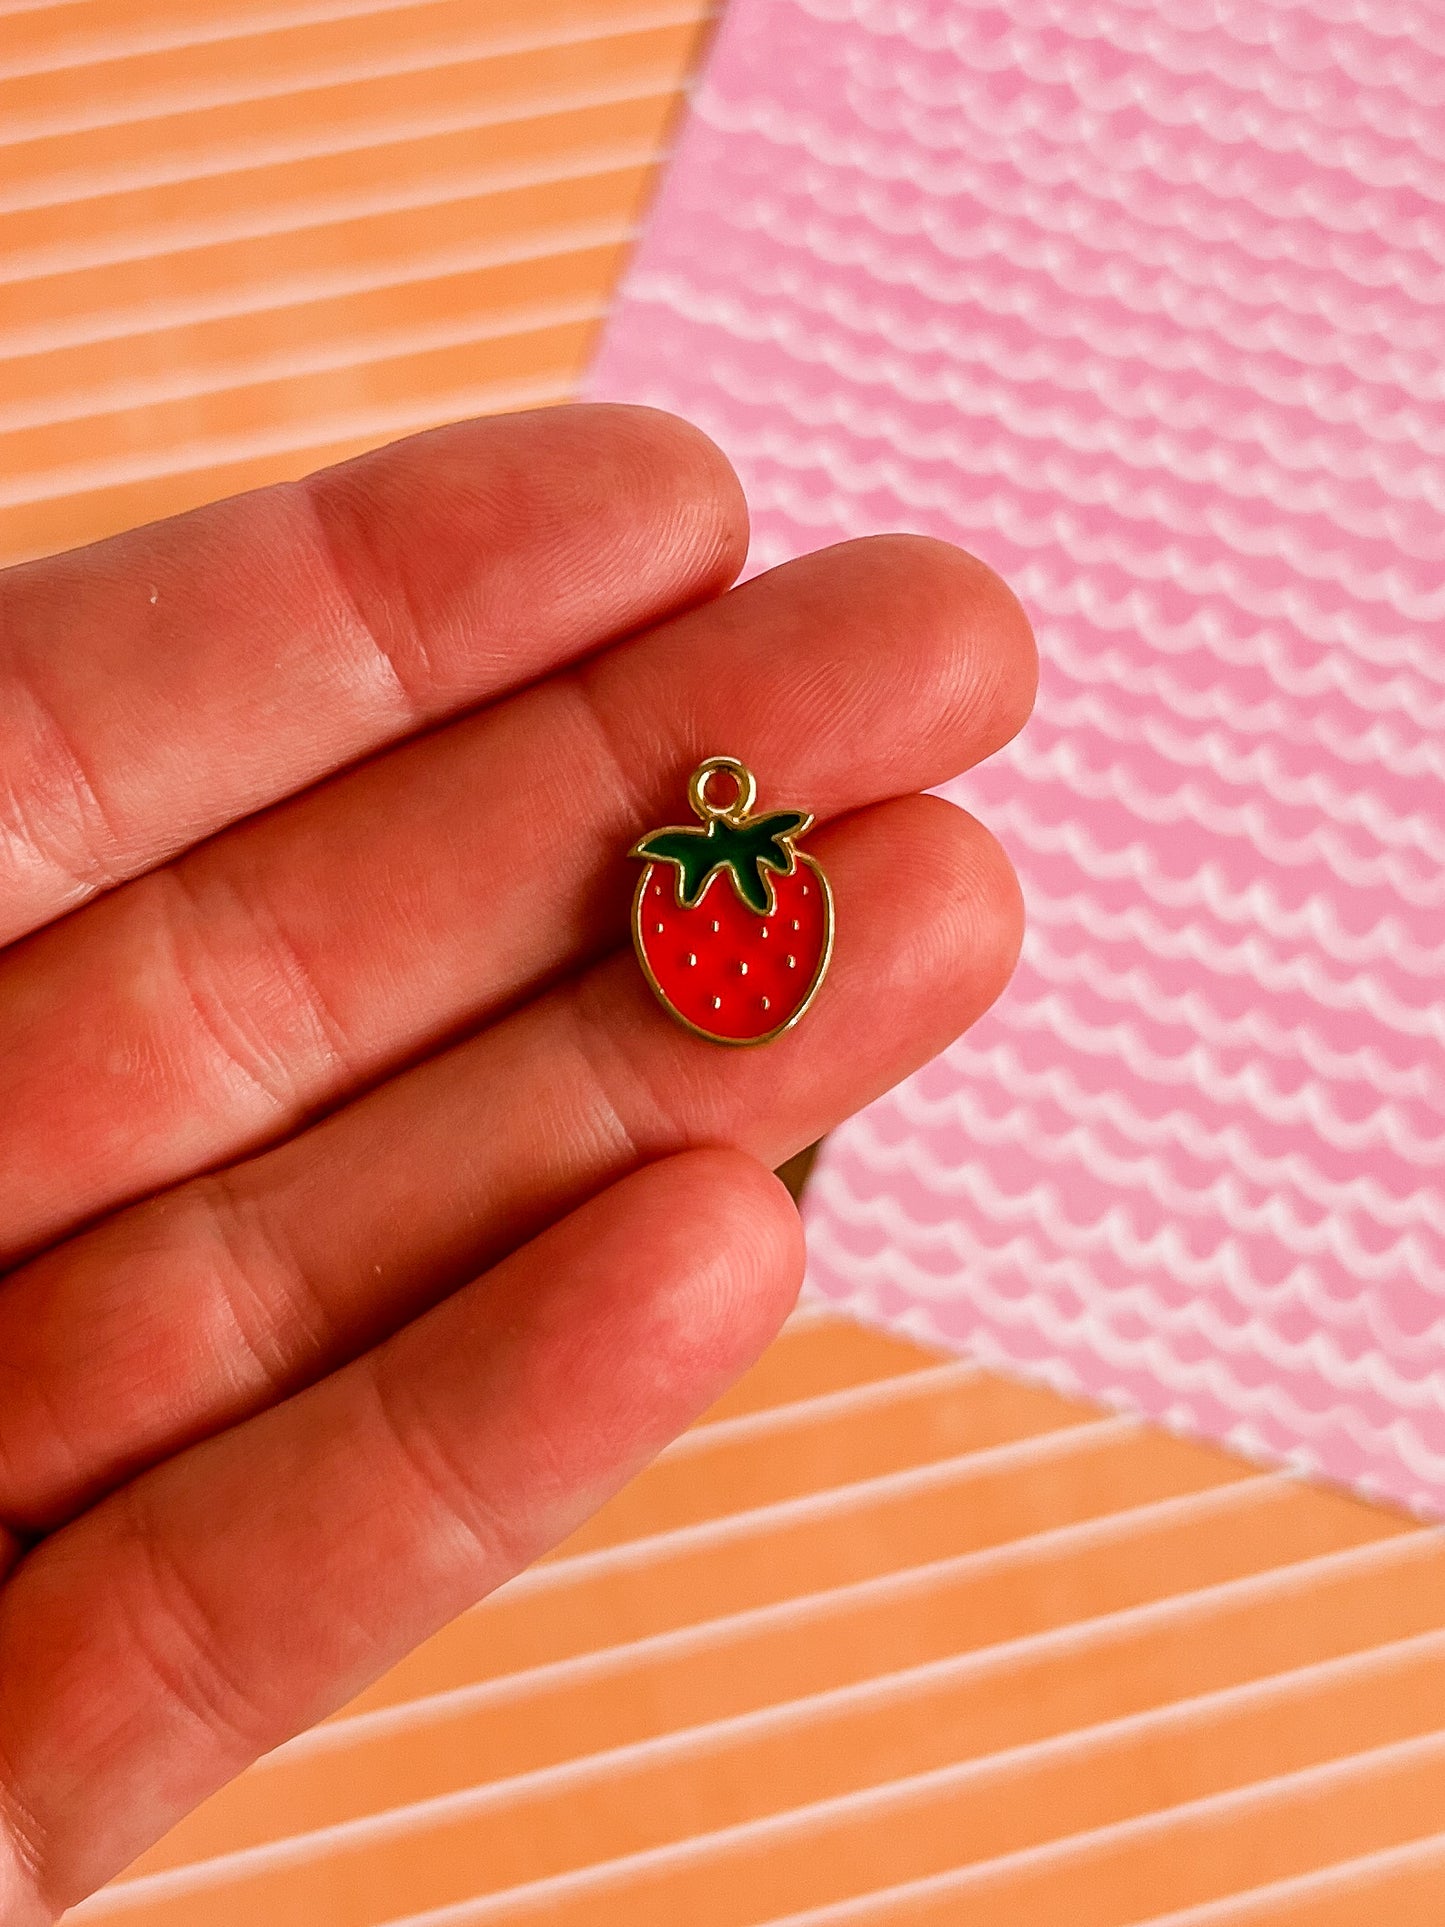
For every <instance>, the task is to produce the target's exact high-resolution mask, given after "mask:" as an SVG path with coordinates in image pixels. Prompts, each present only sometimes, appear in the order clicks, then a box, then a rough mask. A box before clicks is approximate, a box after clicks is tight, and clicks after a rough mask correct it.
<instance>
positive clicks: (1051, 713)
mask: <svg viewBox="0 0 1445 1927" xmlns="http://www.w3.org/2000/svg"><path fill="white" fill-rule="evenodd" d="M1034 633H1035V634H1036V635H1037V636H1038V639H1039V654H1040V656H1041V658H1042V662H1043V666H1044V671H1045V678H1044V683H1043V687H1042V688H1041V690H1040V700H1039V702H1038V704H1036V705H1035V716H1036V717H1038V716H1040V715H1042V716H1044V717H1046V718H1047V721H1048V723H1049V724H1050V725H1051V726H1052V727H1054V728H1057V729H1069V730H1073V729H1095V730H1097V731H1098V732H1099V734H1100V735H1101V736H1107V737H1109V738H1110V739H1112V740H1115V741H1121V740H1126V739H1128V738H1130V737H1131V736H1133V735H1135V734H1137V733H1138V728H1139V726H1140V724H1141V723H1142V724H1144V725H1146V726H1147V729H1148V730H1149V731H1152V732H1154V733H1155V735H1156V736H1159V737H1160V740H1161V741H1162V740H1164V739H1163V736H1162V735H1161V732H1163V731H1165V730H1167V727H1168V726H1167V724H1166V723H1164V722H1163V720H1162V719H1161V718H1160V717H1159V716H1158V715H1157V713H1156V715H1154V716H1148V715H1147V714H1143V715H1141V713H1140V709H1139V708H1138V707H1136V708H1135V709H1134V710H1133V711H1132V712H1131V713H1129V714H1128V715H1126V714H1125V713H1124V712H1122V711H1120V710H1118V709H1116V708H1115V707H1114V705H1113V704H1112V703H1111V702H1109V700H1108V698H1107V696H1103V695H1101V694H1100V691H1101V689H1103V688H1108V689H1110V690H1112V691H1120V692H1123V693H1125V694H1127V695H1128V696H1129V698H1130V699H1131V702H1133V703H1134V704H1135V705H1139V703H1140V699H1141V698H1150V699H1152V700H1153V702H1154V704H1155V705H1156V710H1165V711H1167V712H1168V713H1169V714H1170V715H1172V716H1175V717H1177V718H1178V719H1179V720H1180V721H1181V722H1189V723H1206V724H1212V723H1217V724H1219V725H1221V726H1222V727H1223V728H1224V729H1227V730H1229V731H1231V732H1232V733H1233V734H1234V735H1235V736H1244V737H1273V738H1275V739H1276V740H1278V741H1282V742H1285V743H1299V742H1304V743H1306V744H1308V745H1309V746H1310V747H1311V748H1314V749H1317V750H1323V751H1325V752H1327V753H1328V754H1329V755H1330V756H1332V757H1334V758H1335V759H1337V760H1338V761H1339V762H1342V763H1347V764H1361V765H1364V766H1366V767H1368V768H1371V769H1379V768H1383V769H1386V770H1388V771H1389V772H1390V775H1391V776H1392V777H1393V778H1395V779H1396V780H1398V779H1399V778H1400V777H1402V776H1433V777H1435V778H1436V779H1437V780H1438V781H1440V782H1441V783H1445V740H1441V739H1440V738H1438V737H1437V736H1436V735H1435V734H1433V733H1427V732H1426V729H1425V727H1424V726H1423V723H1421V719H1420V718H1418V717H1412V718H1411V722H1412V724H1416V725H1418V727H1416V728H1415V729H1414V730H1413V739H1412V738H1411V737H1408V736H1407V735H1406V732H1405V731H1404V730H1402V729H1399V728H1398V727H1396V726H1392V725H1391V724H1390V723H1387V722H1384V721H1382V720H1380V719H1379V718H1376V720H1375V721H1374V722H1372V723H1371V724H1370V725H1369V726H1368V727H1367V728H1366V729H1364V730H1362V731H1361V732H1360V733H1359V734H1358V735H1351V734H1350V733H1349V731H1347V730H1345V729H1343V728H1341V727H1340V725H1339V723H1338V722H1337V721H1336V719H1335V718H1334V717H1332V716H1331V715H1330V714H1329V712H1328V710H1318V711H1316V712H1315V713H1313V714H1310V713H1309V712H1307V711H1303V710H1302V709H1301V708H1300V706H1299V705H1297V704H1295V703H1292V702H1286V701H1285V700H1283V699H1282V698H1281V697H1280V696H1278V695H1270V696H1267V697H1265V698H1264V699H1263V700H1261V701H1257V702H1251V701H1249V699H1248V698H1247V697H1245V696H1243V695H1242V694H1240V692H1239V691H1238V690H1237V689H1235V688H1234V687H1232V686H1231V685H1230V684H1229V683H1228V682H1212V683H1209V684H1207V685H1206V686H1205V687H1203V688H1201V687H1199V686H1198V685H1197V684H1190V683H1186V682H1183V681H1181V680H1180V679H1179V678H1177V677H1175V676H1173V675H1171V674H1170V672H1169V671H1168V669H1167V668H1164V667H1162V666H1160V665H1159V664H1155V663H1150V662H1148V661H1147V660H1146V661H1143V662H1141V661H1140V660H1139V659H1138V657H1137V656H1131V655H1129V654H1128V653H1126V652H1124V651H1119V650H1111V651H1108V652H1105V653H1100V654H1095V655H1093V656H1086V655H1085V654H1084V653H1083V652H1082V651H1079V650H1075V649H1074V648H1073V646H1072V639H1071V637H1070V635H1069V632H1068V631H1067V630H1066V629H1064V628H1061V627H1056V626H1055V625H1053V624H1052V623H1050V624H1040V623H1038V622H1035V624H1034ZM1060 670H1062V671H1063V674H1064V676H1065V677H1066V678H1067V679H1068V680H1069V681H1070V682H1076V683H1082V684H1083V685H1085V686H1084V687H1083V689H1082V690H1080V691H1079V692H1078V693H1076V694H1073V695H1068V696H1065V695H1063V694H1061V693H1060V692H1059V690H1058V689H1057V687H1056V684H1057V682H1058V672H1059V671H1060ZM1440 711H1441V721H1442V722H1445V703H1442V704H1441V705H1440ZM1173 740H1175V741H1178V742H1179V743H1180V744H1182V745H1183V746H1184V748H1183V752H1182V753H1181V754H1180V756H1179V757H1178V758H1177V760H1179V761H1184V760H1185V759H1186V756H1188V755H1191V754H1193V753H1194V751H1193V745H1194V744H1196V743H1198V742H1200V741H1201V740H1204V741H1207V740H1208V738H1207V737H1206V738H1204V739H1200V738H1191V737H1177V738H1174V739H1173ZM1160 753H1161V754H1162V753H1165V752H1163V751H1161V752H1160ZM1201 760H1202V759H1201Z"/></svg>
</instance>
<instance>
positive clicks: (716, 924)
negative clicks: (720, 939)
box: [712, 917, 722, 930]
mask: <svg viewBox="0 0 1445 1927" xmlns="http://www.w3.org/2000/svg"><path fill="white" fill-rule="evenodd" d="M712 927H713V929H714V930H721V929H722V925H721V924H720V923H719V922H718V920H717V918H716V917H714V918H713V920H712Z"/></svg>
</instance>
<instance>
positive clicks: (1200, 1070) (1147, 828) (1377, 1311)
mask: <svg viewBox="0 0 1445 1927" xmlns="http://www.w3.org/2000/svg"><path fill="white" fill-rule="evenodd" d="M593 387H594V391H595V392H598V393H605V394H611V395H625V396H631V397H635V398H638V399H645V400H649V401H653V402H657V403H660V404H662V405H664V406H666V407H671V408H675V409H678V410H680V411H681V412H682V413H684V414H686V415H689V416H691V417H692V418H693V419H695V420H696V421H698V422H699V423H701V424H702V425H703V426H704V427H705V428H707V429H708V430H709V432H710V433H712V434H713V435H714V436H715V437H716V438H717V439H718V440H719V441H720V442H721V443H722V444H723V446H724V447H725V448H726V449H727V450H728V452H729V453H730V455H731V456H732V457H733V459H734V461H735V462H736V464H737V466H738V468H739V470H740V471H741V473H742V475H743V478H744V480H745V482H746V484H747V488H748V492H749V495H750V497H751V500H752V503H753V508H754V513H755V517H756V541H755V552H754V565H755V566H758V565H765V564H770V563H773V562H775V561H778V560H781V559H782V558H784V557H786V556H788V555H792V554H794V553H797V552H798V551H801V550H804V549H808V548H812V547H815V546H817V545H818V544H819V543H821V542H823V541H826V540H831V539H834V538H837V537H839V536H843V535H848V534H852V533H858V532H862V531H868V530H874V529H879V528H900V527H901V528H914V529H923V530H929V531H932V532H934V533H937V534H940V535H944V536H948V537H951V538H953V539H954V540H956V541H960V542H963V543H965V544H966V545H968V546H969V547H971V548H973V549H975V550H976V551H977V552H979V553H980V554H982V555H983V556H985V557H987V558H988V560H990V561H991V562H992V563H993V564H994V565H995V566H996V567H998V568H999V569H1000V570H1002V571H1003V572H1004V573H1005V574H1006V575H1007V576H1008V578H1009V579H1010V580H1011V581H1012V582H1013V583H1014V585H1015V586H1016V587H1017V589H1018V590H1019V592H1020V593H1021V595H1022V596H1023V599H1024V601H1025V603H1026V605H1027V606H1028V608H1029V610H1030V613H1031V614H1032V616H1033V618H1034V622H1035V625H1036V628H1037V631H1038V635H1039V641H1040V645H1041V650H1042V655H1043V662H1044V670H1043V685H1042V694H1041V699H1040V703H1039V707H1038V711H1037V714H1036V717H1035V720H1034V721H1033V722H1032V723H1031V725H1030V726H1029V728H1028V730H1027V731H1026V732H1025V734H1024V736H1023V738H1022V739H1021V740H1020V742H1019V744H1018V745H1017V747H1016V748H1014V749H1013V750H1011V751H1010V752H1008V753H1007V754H1006V755H1004V756H1002V757H1000V758H999V759H997V760H996V761H995V762H994V763H993V764H992V765H990V766H989V767H988V768H987V769H985V770H983V771H981V772H978V773H976V774H975V775H974V776H972V777H970V778H968V779H966V780H965V781H964V782H962V783H960V784H959V785H957V786H956V793H957V794H958V795H959V796H960V797H961V798H964V799H966V800H967V801H968V803H969V804H970V806H971V807H973V808H975V809H977V810H978V811H979V812H980V813H981V814H983V815H984V816H985V817H986V818H987V820H988V821H989V822H990V823H991V824H992V825H994V826H995V828H996V829H997V830H998V831H999V833H1000V834H1001V835H1002V836H1003V838H1004V840H1005V841H1006V843H1007V844H1008V846H1009V848H1010V850H1011V852H1012V854H1013V856H1014V858H1015V861H1016V862H1017V864H1018V867H1019V870H1020V872H1021V874H1022V876H1023V880H1024V887H1025V892H1026V895H1027V898H1028V903H1029V908H1030V931H1029V937H1028V942H1027V947H1026V951H1025V956H1024V961H1023V963H1022V966H1021V968H1020V970H1019V973H1018V976H1017V978H1016V979H1015V981H1014V984H1013V986H1012V987H1011V989H1010V990H1009V992H1008V995H1007V997H1006V999H1005V1000H1004V1002H1003V1004H1002V1005H1001V1006H1000V1008H999V1009H998V1011H997V1012H996V1013H995V1014H993V1015H991V1016H990V1017H989V1018H987V1019H986V1020H985V1021H984V1022H983V1023H981V1024H980V1025H978V1026H977V1028H976V1029H975V1030H974V1031H973V1032H972V1033H971V1034H970V1035H969V1036H968V1037H967V1038H965V1039H964V1040H963V1041H962V1042H960V1043H959V1044H958V1045H957V1046H955V1048H953V1049H952V1050H950V1051H949V1052H948V1053H947V1054H946V1055H945V1056H944V1057H942V1058H940V1059H939V1060H938V1061H937V1062H936V1063H934V1064H933V1065H931V1066H930V1067H929V1068H928V1069H927V1070H925V1071H923V1072H922V1073H921V1074H920V1075H918V1076H917V1077H915V1078H913V1079H912V1080H911V1081H910V1082H909V1083H907V1084H905V1085H904V1086H903V1087H902V1088H901V1089H899V1090H898V1091H896V1092H894V1093H893V1094H892V1095H891V1096H890V1097H888V1098H886V1099H884V1100H883V1101H882V1102H881V1103H878V1104H875V1105H874V1106H873V1107H872V1108H871V1109H870V1110H869V1111H867V1112H866V1113H865V1114H864V1115H863V1116H861V1117H859V1118H857V1119H855V1120H854V1121H853V1122H852V1123H851V1124H849V1125H848V1126H846V1127H845V1128H844V1129H843V1130H841V1131H840V1132H839V1133H838V1134H837V1136H836V1137H835V1138H834V1139H833V1140H832V1142H831V1144H830V1146H829V1148H828V1149H827V1151H826V1153H825V1155H824V1157H823V1159H822V1162H821V1167H820V1169H819V1172H818V1174H817V1176H816V1178H815V1179H814V1182H813V1186H812V1189H811V1208H810V1213H809V1218H810V1238H811V1249H812V1278H813V1281H814V1283H815V1285H817V1286H818V1287H820V1288H821V1289H822V1290H823V1291H824V1292H826V1293H828V1294H829V1295H830V1296H832V1297H834V1298H836V1299H839V1300H842V1301H844V1302H846V1303H847V1304H849V1305H852V1306H853V1307H855V1308H857V1309H858V1310H859V1311H860V1312H862V1313H863V1314H864V1315H866V1316H869V1317H874V1318H884V1319H887V1320H890V1321H895V1322H898V1323H901V1324H903V1325H905V1326H907V1327H908V1328H909V1329H911V1330H914V1331H916V1332H919V1333H921V1334H925V1335H928V1336H931V1337H935V1338H938V1339H942V1340H944V1341H946V1342H948V1343H950V1344H953V1345H956V1346H960V1347H967V1348H969V1349H971V1350H973V1351H974V1352H976V1353H979V1354H981V1355H982V1356H983V1357H984V1358H986V1359H988V1360H991V1361H994V1362H997V1363H1000V1364H1004V1365H1007V1366H1010V1367H1012V1368H1015V1369H1023V1370H1025V1371H1028V1372H1031V1373H1036V1374H1041V1375H1043V1376H1044V1377H1046V1378H1047V1379H1049V1380H1050V1381H1051V1382H1053V1383H1054V1384H1056V1385H1059V1386H1062V1387H1065V1388H1070V1389H1078V1390H1082V1391H1086V1392H1089V1393H1092V1394H1095V1395H1097V1396H1102V1397H1103V1398H1105V1399H1107V1400H1110V1401H1119V1402H1123V1403H1126V1404H1131V1405H1134V1406H1136V1407H1138V1408H1140V1409H1142V1410H1143V1411H1145V1412H1147V1413H1150V1414H1152V1415H1154V1416H1156V1417H1160V1418H1164V1419H1166V1420H1168V1421H1170V1422H1173V1423H1178V1424H1181V1425H1184V1426H1187V1427H1192V1428H1197V1429H1200V1430H1203V1431H1205V1432H1208V1433H1211V1434H1214V1435H1216V1436H1219V1437H1223V1438H1226V1439H1229V1440H1231V1441H1233V1442H1235V1443H1237V1444H1240V1445H1242V1446H1244V1447H1245V1448H1246V1449H1248V1450H1252V1451H1258V1452H1263V1453H1266V1454H1271V1455H1276V1456H1280V1457H1283V1458H1285V1459H1288V1460H1290V1461H1292V1462H1295V1463H1299V1464H1301V1465H1305V1466H1309V1467H1313V1468H1317V1469H1322V1470H1324V1471H1326V1472H1328V1473H1330V1474H1332V1475H1334V1476H1336V1477H1338V1478H1341V1479H1345V1480H1348V1481H1350V1482H1353V1483H1354V1484H1356V1485H1357V1486H1359V1487H1360V1488H1361V1489H1363V1490H1365V1491H1368V1492H1371V1493H1375V1494H1386V1495H1392V1496H1394V1497H1396V1498H1399V1499H1403V1500H1405V1501H1407V1502H1409V1503H1411V1504H1414V1505H1417V1506H1423V1507H1426V1508H1429V1509H1433V1510H1435V1511H1436V1512H1441V1511H1445V1188H1442V1181H1441V1180H1442V1154H1445V1048H1442V1046H1445V988H1442V985H1445V979H1442V971H1445V807H1442V795H1445V790H1442V776H1445V642H1442V628H1445V8H1442V7H1441V6H1439V5H1427V4H1409V0H1354V3H1353V4H1351V3H1350V0H1246V3H1241V4H1221V3H1220V0H1186V3H1181V0H1139V3H1138V4H1131V0H1015V3H1014V4H1011V5H1010V6H1009V7H1008V8H1007V9H1006V10H995V9H991V8H985V7H976V6H971V5H967V4H963V0H953V3H952V4H949V3H948V0H875V3H874V4H869V3H868V0H854V3H853V4H852V5H849V4H846V0H836V3H835V4H830V3H829V0H813V4H797V3H796V0H734V5H733V8H732V12H731V14H730V16H729V19H728V22H727V25H726V27H725V29H724V31H723V34H722V36H721V39H720V42H719V45H718V47H717V50H716V53H715V57H714V60H713V62H712V66H711V69H710V72H709V74H708V76H707V78H706V80H705V83H704V85H703V86H702V88H701V91H700V93H699V96H698V98H697V100H696V103H695V109H694V113H693V117H692V120H691V122H690V125H689V127H688V129H687V131H686V134H685V137H684V139H683V142H682V145H681V149H680V152H679V154H678V157H677V159H676V162H675V164H674V167H673V171H672V173H671V176H670V178H669V181H668V184H667V188H666V191H665V193H664V195H663V198H662V202H661V205H660V206H659V208H658V210H657V212H656V215H655V219H654V222H653V224H652V227H651V229H650V231H649V233H648V236H647V238H646V240H645V243H644V245H643V247H642V249H641V251H640V255H639V257H638V260H637V262H636V265H635V268H634V270H633V272H632V274H631V276H630V279H629V281H628V283H627V285H626V288H625V291H624V296H623V299H622V302H621V305H620V309H619V311H618V314H617V317H616V320H615V324H614V326H613V328H612V330H611V333H610V335H609V337H608V339H607V342H606V344H605V347H604V350H603V353H602V357H601V361H600V365H599V367H598V369H597V371H596V375H595V379H594V382H593Z"/></svg>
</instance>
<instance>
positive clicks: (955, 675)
mask: <svg viewBox="0 0 1445 1927" xmlns="http://www.w3.org/2000/svg"><path fill="white" fill-rule="evenodd" d="M843 546H844V547H845V548H847V549H850V550H856V551H858V552H859V553H858V557H857V560H858V563H859V564H861V566H862V567H863V568H864V569H865V570H868V571H874V570H876V571H881V572H882V573H883V575H884V576H885V578H886V588H887V593H888V595H889V597H890V599H891V600H892V601H893V602H894V605H895V607H896V608H897V610H898V612H899V616H900V618H901V620H902V622H903V623H906V624H907V625H909V626H910V627H911V628H912V630H913V632H914V633H915V634H918V635H919V636H921V637H927V638H928V639H929V640H930V642H931V644H932V647H931V648H930V649H929V650H927V651H926V652H925V658H924V659H925V660H926V663H927V668H928V671H929V673H930V674H931V675H932V676H933V677H934V679H935V681H936V682H937V684H938V687H939V694H940V696H941V697H942V699H943V700H945V701H949V700H951V701H953V702H954V703H955V704H957V705H959V706H960V707H963V708H966V710H967V711H968V713H969V714H970V715H971V716H974V717H977V718H979V719H980V723H981V727H980V732H979V734H980V738H981V740H980V741H979V744H978V748H977V754H978V755H980V756H987V755H991V754H992V753H993V751H994V750H996V749H1000V748H1002V747H1003V745H1004V744H1005V743H1007V742H1009V741H1011V740H1012V738H1013V737H1014V736H1016V735H1017V734H1018V732H1019V730H1021V729H1022V728H1023V726H1024V724H1025V723H1026V722H1027V721H1028V718H1029V714H1030V712H1031V711H1032V709H1033V705H1034V698H1035V696H1036V694H1037V692H1038V674H1039V660H1038V646H1037V644H1036V642H1035V640H1034V632H1033V625H1032V624H1031V623H1030V621H1029V619H1028V616H1027V614H1026V613H1025V611H1024V607H1023V604H1022V603H1021V602H1020V601H1019V599H1018V597H1017V596H1016V595H1015V594H1014V592H1013V590H1012V589H1011V588H1010V587H1009V585H1008V584H1007V582H1005V581H1004V579H1003V577H1002V576H1001V575H1000V574H999V573H998V571H997V570H996V569H993V568H991V567H990V566H989V564H988V563H987V562H984V561H982V560H981V559H980V557H978V556H976V555H974V554H972V553H971V552H970V551H969V550H968V549H965V548H962V547H960V546H959V545H958V544H957V543H955V542H947V541H944V540H943V539H942V538H941V537H938V536H933V535H914V534H887V535H875V536H865V537H863V538H862V539H861V540H858V541H855V542H851V543H848V544H845V545H843ZM950 670H951V671H952V674H951V675H950V674H949V671H950Z"/></svg>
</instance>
